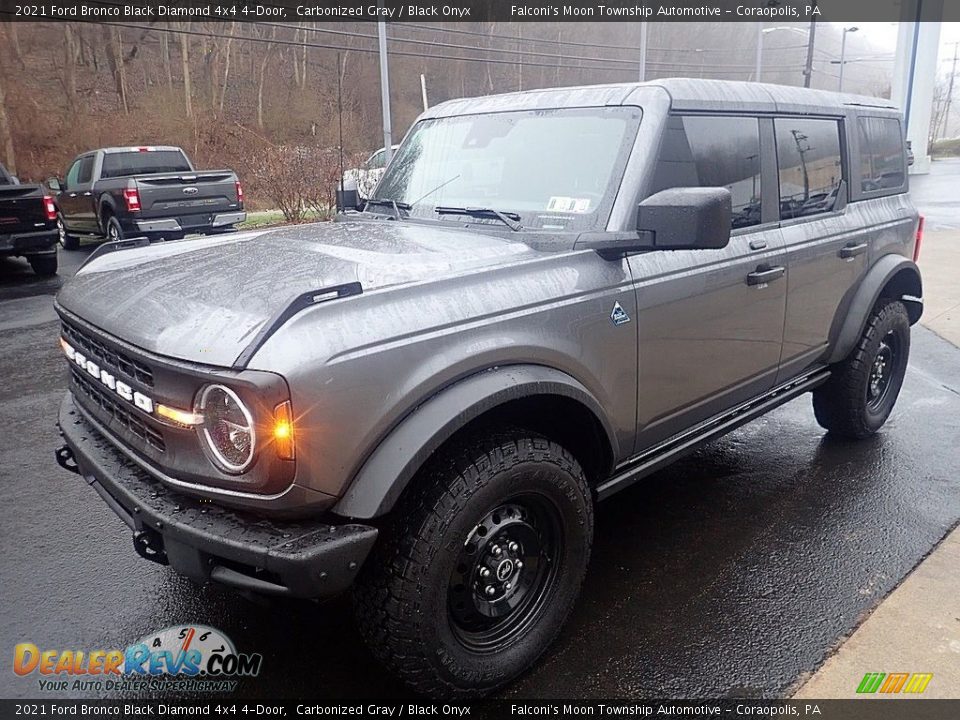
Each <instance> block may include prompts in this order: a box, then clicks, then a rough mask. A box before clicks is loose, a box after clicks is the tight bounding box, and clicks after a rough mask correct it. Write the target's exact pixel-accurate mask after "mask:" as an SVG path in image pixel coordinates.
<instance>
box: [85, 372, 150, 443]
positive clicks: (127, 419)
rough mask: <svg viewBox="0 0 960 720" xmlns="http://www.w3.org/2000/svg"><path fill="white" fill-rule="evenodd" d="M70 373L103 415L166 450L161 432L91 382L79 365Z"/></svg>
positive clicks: (141, 438)
mask: <svg viewBox="0 0 960 720" xmlns="http://www.w3.org/2000/svg"><path fill="white" fill-rule="evenodd" d="M70 375H71V377H72V379H73V387H74V388H76V389H77V390H79V391H80V392H82V393H83V395H85V396H86V399H87V400H89V401H91V402H92V403H93V404H94V405H96V406H97V407H99V409H100V411H101V414H102V415H104V416H106V417H107V418H110V419H112V420H113V421H114V422H116V423H118V424H119V425H120V426H121V427H123V428H124V429H125V430H127V431H128V432H129V433H130V434H131V435H133V436H134V437H136V438H138V439H139V440H141V441H142V442H144V443H146V444H147V445H149V446H150V447H152V448H154V449H156V450H159V451H160V452H165V451H166V449H167V445H166V443H165V442H164V441H163V436H162V435H161V434H160V433H158V432H157V431H156V430H154V429H153V428H152V427H150V426H149V425H147V424H146V423H144V422H142V421H141V420H140V419H139V418H138V417H137V416H136V415H134V414H133V413H132V412H130V411H129V410H127V409H126V408H125V407H123V405H121V404H120V403H119V402H117V401H115V400H114V399H113V398H111V397H110V396H109V395H107V394H106V393H105V392H103V391H102V390H101V389H100V388H99V387H97V386H96V385H94V384H93V383H91V382H90V381H89V380H88V379H87V378H86V377H84V376H83V373H81V371H80V370H79V369H78V368H77V367H74V366H73V365H71V366H70Z"/></svg>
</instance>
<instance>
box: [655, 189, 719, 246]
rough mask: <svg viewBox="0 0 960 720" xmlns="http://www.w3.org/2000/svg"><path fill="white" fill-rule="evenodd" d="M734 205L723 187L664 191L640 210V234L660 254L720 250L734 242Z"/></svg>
mask: <svg viewBox="0 0 960 720" xmlns="http://www.w3.org/2000/svg"><path fill="white" fill-rule="evenodd" d="M732 216H733V201H732V199H731V197H730V191H729V190H728V189H727V188H723V187H698V188H693V187H688V188H671V189H669V190H661V191H660V192H658V193H655V194H654V195H651V196H650V197H648V198H647V199H646V200H644V201H643V202H641V203H640V206H639V207H638V208H637V230H638V231H639V232H640V233H641V234H643V233H651V234H652V235H653V247H654V248H656V249H657V250H710V249H713V250H719V249H721V248H725V247H726V246H727V244H728V243H729V242H730V221H731V219H732Z"/></svg>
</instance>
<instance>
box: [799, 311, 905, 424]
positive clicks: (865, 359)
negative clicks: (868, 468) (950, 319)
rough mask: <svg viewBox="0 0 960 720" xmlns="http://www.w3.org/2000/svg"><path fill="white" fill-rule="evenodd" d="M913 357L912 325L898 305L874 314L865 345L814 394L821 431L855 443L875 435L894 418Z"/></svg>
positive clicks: (845, 361)
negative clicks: (910, 358)
mask: <svg viewBox="0 0 960 720" xmlns="http://www.w3.org/2000/svg"><path fill="white" fill-rule="evenodd" d="M909 357H910V319H909V316H908V315H907V309H906V308H905V307H904V305H903V303H902V302H900V301H899V300H887V301H882V302H881V303H879V304H878V305H877V307H876V308H874V311H873V312H872V313H871V314H870V318H869V319H868V320H867V326H866V328H865V329H864V331H863V335H861V337H860V341H859V342H858V343H857V345H856V347H855V348H854V349H853V351H852V352H851V353H850V355H849V356H848V357H847V358H846V359H844V360H843V361H842V362H840V363H838V364H837V365H836V366H835V367H834V368H833V374H832V375H831V377H830V379H829V380H828V381H827V382H826V383H824V384H823V385H821V386H820V387H819V388H817V389H816V390H814V391H813V411H814V414H815V415H816V416H817V422H819V423H820V425H821V427H823V428H825V429H827V430H829V431H830V432H831V433H834V434H836V435H840V436H841V437H848V438H854V439H862V438H866V437H869V436H870V435H873V434H874V433H875V432H876V431H877V430H879V429H880V428H881V427H882V426H883V424H884V423H885V422H886V421H887V418H888V417H889V416H890V412H891V411H892V410H893V406H894V404H895V403H896V402H897V396H898V395H899V394H900V387H901V385H903V378H904V375H905V374H906V372H907V360H908V359H909Z"/></svg>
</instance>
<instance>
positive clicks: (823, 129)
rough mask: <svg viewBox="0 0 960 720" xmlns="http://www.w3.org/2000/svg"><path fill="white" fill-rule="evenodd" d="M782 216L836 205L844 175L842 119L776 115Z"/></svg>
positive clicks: (795, 216)
mask: <svg viewBox="0 0 960 720" xmlns="http://www.w3.org/2000/svg"><path fill="white" fill-rule="evenodd" d="M773 128H774V132H775V133H776V136H777V164H778V166H779V177H780V218H781V219H782V220H789V219H790V218H798V217H806V216H808V215H817V214H819V213H825V212H830V211H831V210H833V209H834V207H836V204H837V196H838V194H839V192H840V181H841V180H842V179H843V163H842V161H841V157H840V123H839V122H838V121H836V120H810V119H806V118H776V119H775V120H774V121H773Z"/></svg>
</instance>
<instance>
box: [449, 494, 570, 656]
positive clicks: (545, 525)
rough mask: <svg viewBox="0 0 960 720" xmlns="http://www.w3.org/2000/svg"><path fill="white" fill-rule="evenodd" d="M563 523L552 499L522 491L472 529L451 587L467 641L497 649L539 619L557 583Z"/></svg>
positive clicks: (480, 648)
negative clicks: (561, 525)
mask: <svg viewBox="0 0 960 720" xmlns="http://www.w3.org/2000/svg"><path fill="white" fill-rule="evenodd" d="M560 523H561V520H560V517H559V514H558V511H557V508H556V507H555V506H554V505H553V503H552V502H551V501H550V500H549V499H547V498H545V497H542V496H536V495H520V496H517V497H516V498H512V499H510V500H509V501H508V502H505V503H502V504H500V505H498V506H497V507H495V508H494V509H493V510H491V511H490V512H488V513H487V514H486V515H485V516H484V517H483V518H482V519H481V520H480V522H479V523H477V525H476V526H475V527H474V528H473V530H471V532H470V534H469V535H468V536H467V538H466V540H465V541H464V543H463V549H462V550H461V552H460V557H459V558H457V564H456V567H455V569H454V571H453V573H452V575H451V577H450V584H449V587H448V589H447V600H448V607H449V619H450V624H451V627H452V628H453V630H454V634H455V635H456V637H457V639H458V640H459V641H460V642H461V643H463V644H464V646H465V647H467V648H470V649H471V650H474V651H476V652H489V651H496V649H497V648H499V647H502V645H503V644H504V643H505V642H509V641H510V640H511V639H512V638H514V637H517V636H520V635H522V634H523V633H524V632H526V630H527V629H528V627H529V625H530V623H532V622H536V619H537V617H538V616H539V613H540V611H541V610H542V608H543V604H544V603H545V602H547V601H548V599H549V597H550V593H551V591H552V590H553V589H554V587H555V584H556V579H557V563H558V562H559V560H560V557H561V555H562V549H563V545H562V543H563V535H562V532H561V530H560Z"/></svg>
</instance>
